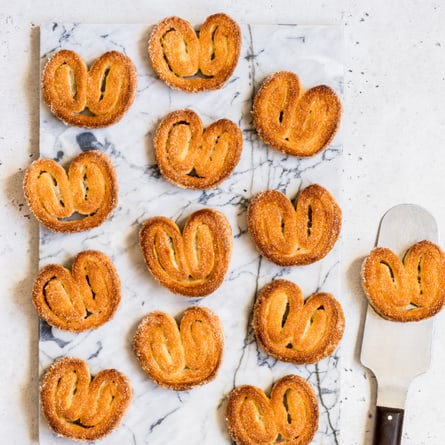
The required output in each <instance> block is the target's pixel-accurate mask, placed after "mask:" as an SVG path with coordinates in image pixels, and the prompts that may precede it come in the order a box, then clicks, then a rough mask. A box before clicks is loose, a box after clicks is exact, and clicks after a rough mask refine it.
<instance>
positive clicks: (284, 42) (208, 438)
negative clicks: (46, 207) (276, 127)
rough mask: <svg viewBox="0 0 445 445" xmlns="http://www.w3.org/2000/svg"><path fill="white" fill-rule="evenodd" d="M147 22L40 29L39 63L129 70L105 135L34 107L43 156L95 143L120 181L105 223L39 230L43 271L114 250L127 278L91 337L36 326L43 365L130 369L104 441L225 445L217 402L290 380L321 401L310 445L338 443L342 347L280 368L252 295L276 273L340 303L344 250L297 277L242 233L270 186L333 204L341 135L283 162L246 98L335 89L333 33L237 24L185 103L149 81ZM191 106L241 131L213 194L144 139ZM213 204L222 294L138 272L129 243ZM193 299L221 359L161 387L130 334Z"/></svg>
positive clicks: (338, 62) (53, 440)
mask: <svg viewBox="0 0 445 445" xmlns="http://www.w3.org/2000/svg"><path fill="white" fill-rule="evenodd" d="M151 29H152V26H151V25H83V24H82V25H81V24H54V23H51V24H47V25H46V26H42V27H41V57H42V63H44V61H45V60H46V58H47V56H48V55H50V54H51V53H53V52H55V51H58V50H59V49H62V48H69V49H73V50H75V51H77V52H78V53H79V54H80V55H81V56H82V57H83V58H84V59H85V60H86V61H87V63H91V62H92V61H93V60H94V59H95V58H96V57H98V56H99V55H101V54H102V53H103V52H105V51H107V50H111V49H116V50H119V51H123V52H125V53H126V54H127V55H128V56H129V57H130V58H131V59H132V60H133V61H134V63H135V64H136V67H137V70H138V76H137V77H138V88H137V95H136V99H135V102H134V105H133V106H132V108H131V109H130V110H129V111H128V113H127V114H126V115H125V116H124V118H123V119H122V120H121V122H119V123H118V124H116V125H114V126H111V127H109V128H106V129H101V130H85V129H81V128H74V127H68V126H65V125H64V124H63V123H62V122H60V121H58V120H57V119H56V118H55V117H53V116H52V115H51V114H50V113H49V111H48V109H47V108H46V106H45V105H44V104H42V106H41V110H40V113H41V114H40V123H41V126H40V153H41V156H42V157H51V158H55V159H57V160H58V161H60V162H61V163H62V164H63V165H64V166H67V165H69V163H70V162H71V160H72V159H73V158H74V157H75V156H76V155H77V154H78V153H80V152H81V151H82V150H86V149H90V148H96V149H99V150H102V151H104V152H105V153H106V154H108V155H109V156H110V157H111V159H112V161H113V163H114V165H115V167H116V171H117V175H118V180H119V204H118V207H117V208H116V210H115V212H114V213H113V215H112V217H111V218H110V219H109V220H108V221H106V222H105V223H104V224H103V225H102V226H100V227H98V228H95V229H93V230H90V231H88V232H84V233H79V234H70V235H66V234H54V233H52V232H49V231H47V230H46V229H43V228H42V229H41V232H40V265H41V266H43V265H44V264H48V263H50V262H56V263H61V264H64V265H67V266H70V265H71V261H72V259H73V257H74V256H75V255H76V253H78V252H79V251H81V250H85V249H89V248H91V249H97V250H101V251H103V252H104V253H106V254H107V255H109V256H110V257H111V258H112V260H113V262H114V264H115V266H116V268H117V270H118V273H119V276H120V279H121V281H122V302H121V305H120V307H119V310H118V311H117V314H116V315H115V317H114V318H113V319H112V320H111V321H110V322H108V323H107V324H105V325H104V326H102V327H100V328H99V329H97V330H95V331H90V332H85V333H81V334H71V333H66V332H62V331H60V330H57V329H52V328H50V327H48V326H47V325H45V324H43V323H42V324H41V330H40V344H39V348H40V354H39V357H40V367H41V370H42V371H43V370H44V369H45V368H46V367H47V366H48V365H49V364H50V363H51V362H52V361H53V360H54V359H56V358H58V357H61V356H66V355H74V356H78V357H80V358H83V359H86V360H88V363H89V365H90V368H91V371H92V373H93V374H95V373H97V372H99V371H100V370H101V369H103V368H110V367H114V368H117V369H119V370H120V371H122V372H124V373H126V374H127V375H128V376H129V378H130V380H131V382H132V385H133V387H134V398H133V401H132V404H131V406H130V409H129V411H128V413H127V415H126V417H125V419H124V421H123V423H122V425H121V427H120V428H119V429H118V430H117V431H116V432H114V433H113V434H112V435H110V436H109V437H108V438H107V439H106V440H105V441H104V442H105V443H107V445H113V444H123V443H125V444H136V445H141V444H148V443H149V444H150V445H158V444H159V445H161V444H165V443H171V444H179V443H190V444H192V443H204V444H209V443H211V444H212V445H219V444H221V445H222V444H229V443H230V438H229V436H228V433H227V431H226V427H225V423H224V408H225V398H226V396H227V395H228V393H229V392H230V391H231V389H232V388H233V387H234V386H236V385H239V384H243V383H249V384H253V385H256V386H259V387H261V388H263V389H264V390H265V391H266V392H268V391H269V390H270V387H271V385H272V383H273V382H274V381H275V380H277V379H279V378H280V377H282V376H284V375H286V374H289V373H295V374H298V375H301V376H303V377H305V378H307V379H308V380H309V381H310V382H311V384H312V385H313V386H314V388H315V390H316V393H317V396H318V400H319V406H320V427H319V431H318V433H317V434H316V437H315V439H314V442H313V443H314V444H317V445H322V444H323V445H328V444H329V445H332V444H336V443H339V439H338V428H339V426H338V425H339V417H340V406H339V388H340V381H339V376H340V368H339V360H340V355H341V346H340V348H339V350H337V351H336V352H335V353H334V354H333V355H332V356H331V357H329V358H327V359H325V360H323V361H321V362H320V363H318V364H316V365H310V366H295V365H290V364H285V363H282V362H278V361H276V360H274V359H272V358H271V357H269V356H267V355H266V354H265V353H264V352H262V351H261V350H260V349H258V347H257V345H256V342H255V338H254V335H253V332H252V329H251V327H250V319H251V309H252V306H253V303H254V299H255V295H256V292H257V291H258V290H259V289H261V288H262V287H263V286H264V285H265V284H266V283H268V282H269V281H271V280H272V279H273V278H276V277H283V278H286V279H290V280H292V281H294V282H296V283H297V284H298V285H299V286H300V287H301V288H302V290H303V292H304V294H305V295H306V296H309V295H310V294H311V293H313V292H316V291H319V290H323V291H327V292H331V293H333V294H334V295H335V296H336V297H337V298H338V299H339V300H340V302H341V301H342V298H341V295H340V283H339V262H340V241H339V242H338V243H337V245H336V246H335V247H334V249H333V250H332V251H331V252H330V254H329V255H328V256H327V257H326V258H325V259H323V260H322V261H320V262H318V263H315V264H313V265H310V266H305V267H300V268H282V267H279V266H276V265H274V264H272V263H270V262H269V261H267V260H266V259H263V258H261V257H259V255H258V254H257V252H256V250H255V248H254V246H253V244H252V242H251V240H250V238H249V235H248V233H247V223H246V210H247V205H248V202H249V199H250V198H251V197H252V196H253V195H254V194H255V193H257V192H259V191H261V190H264V189H266V188H274V189H279V190H281V191H282V192H284V193H286V194H287V196H289V197H290V198H292V199H293V198H294V197H295V196H296V194H297V193H298V191H299V190H300V189H301V188H303V187H305V186H307V185H309V184H311V183H319V184H321V185H323V186H324V187H326V188H327V189H329V190H330V191H331V192H332V193H333V194H334V196H335V197H336V198H337V200H339V202H340V204H341V196H340V191H341V184H340V177H341V159H342V156H341V155H342V141H341V131H340V133H339V134H338V135H337V136H336V138H335V139H334V141H333V143H332V144H331V145H330V147H328V148H327V149H326V150H325V151H324V152H323V153H321V154H319V155H317V156H315V157H312V158H308V159H297V158H292V157H288V156H285V155H283V154H281V153H278V152H276V151H274V150H272V149H271V148H268V147H267V146H265V145H264V144H263V143H262V142H261V141H260V140H259V139H258V138H257V136H256V133H255V131H254V129H253V127H252V120H251V116H250V109H251V105H252V98H253V94H254V92H255V91H256V89H257V87H258V85H259V84H260V82H261V81H262V80H263V79H264V78H265V76H267V75H268V74H270V73H272V72H274V71H278V70H282V69H289V70H293V71H295V72H296V73H297V74H298V75H299V76H300V78H301V80H302V83H303V85H304V86H305V87H306V88H309V87H311V86H314V85H317V84H320V83H325V84H328V85H330V86H331V87H333V88H334V89H335V90H336V91H337V92H339V93H340V94H342V92H343V66H342V32H341V29H340V28H338V27H336V26H294V25H270V26H268V25H261V26H259V25H247V24H244V25H242V35H243V44H242V52H241V57H240V61H239V64H238V66H237V69H236V70H235V72H234V74H233V76H232V78H231V79H230V80H229V82H228V83H227V84H226V85H225V86H224V88H223V89H221V90H219V91H214V92H209V93H199V94H192V95H190V94H186V93H181V92H178V91H173V90H170V89H169V88H168V87H167V86H165V85H164V84H163V83H162V82H161V81H160V80H159V79H158V78H157V77H156V76H155V74H154V72H153V70H152V69H151V67H150V65H149V62H148V58H147V49H146V46H147V39H148V36H149V33H150V31H151ZM185 107H188V108H192V109H193V110H195V111H196V112H197V113H198V114H199V115H200V116H201V118H202V120H203V123H204V126H207V125H209V124H210V123H211V122H213V121H214V120H217V119H219V118H222V117H226V118H229V119H231V120H233V121H234V122H236V123H237V124H238V125H239V126H240V127H241V129H242V131H243V136H244V145H243V153H242V156H241V160H240V162H239V164H238V166H237V167H236V169H235V171H234V172H233V174H232V175H231V177H230V178H228V179H227V180H226V181H224V182H223V183H222V184H221V185H220V186H219V187H218V188H216V189H214V190H206V191H191V190H183V189H180V188H178V187H176V186H174V185H172V184H170V183H168V182H167V181H166V180H165V179H164V178H163V177H162V176H161V175H160V173H159V169H158V168H157V166H156V164H155V160H154V155H153V150H152V136H153V132H154V130H155V128H156V126H157V124H158V122H159V120H160V119H161V118H162V117H163V116H164V115H165V114H167V113H168V112H170V111H173V110H175V109H179V108H185ZM202 207H213V208H217V209H219V210H221V211H222V212H223V213H224V214H225V215H226V216H227V217H228V219H229V221H230V223H231V226H232V230H233V234H234V237H235V240H234V250H233V255H232V260H231V263H230V268H229V271H228V274H227V276H226V279H225V281H224V283H223V284H222V286H221V287H220V288H219V289H218V290H217V291H216V292H214V293H213V294H212V295H210V296H208V297H206V298H203V299H190V298H186V297H181V296H177V295H173V294H171V293H170V292H168V291H167V290H166V289H164V288H162V287H160V286H159V285H158V284H157V283H156V282H155V280H154V279H153V278H152V277H151V275H150V274H149V272H148V271H147V269H146V267H145V264H144V261H143V258H142V254H141V252H140V250H139V246H138V232H139V228H140V225H141V223H142V222H143V221H144V220H145V219H146V218H148V217H151V216H155V215H164V216H167V217H169V218H172V219H173V220H175V221H177V222H178V223H181V222H183V221H184V220H185V219H186V218H187V217H188V216H189V215H190V214H191V213H192V212H193V211H194V210H197V209H199V208H202ZM192 304H197V305H202V306H207V307H210V308H211V309H212V310H214V311H215V312H216V313H217V314H218V316H219V317H220V319H221V321H222V324H223V328H224V332H225V351H224V360H223V363H222V365H221V368H220V370H219V373H218V376H217V377H216V379H215V380H214V381H213V382H211V383H209V384H208V385H206V386H203V387H200V388H195V389H193V390H190V391H185V392H174V391H168V390H165V389H162V388H159V387H157V386H156V385H155V384H154V383H153V382H152V381H151V380H150V379H149V378H148V377H147V376H146V375H145V374H144V373H143V371H142V370H141V369H140V367H139V365H138V363H137V361H136V359H135V357H134V355H133V352H132V349H131V341H132V337H133V334H134V332H135V329H136V326H137V324H138V323H139V321H140V320H141V319H142V317H143V316H144V315H145V314H147V313H148V312H150V311H152V310H157V309H159V310H163V311H165V312H168V313H170V314H171V315H173V316H178V315H180V314H181V313H182V311H184V310H185V308H187V307H188V306H190V305H192ZM40 442H41V444H42V445H61V444H65V443H66V444H68V443H72V442H71V441H69V440H65V439H61V438H58V437H56V436H55V435H54V434H53V433H52V432H51V431H50V430H49V428H48V426H47V425H46V422H45V420H44V419H41V422H40Z"/></svg>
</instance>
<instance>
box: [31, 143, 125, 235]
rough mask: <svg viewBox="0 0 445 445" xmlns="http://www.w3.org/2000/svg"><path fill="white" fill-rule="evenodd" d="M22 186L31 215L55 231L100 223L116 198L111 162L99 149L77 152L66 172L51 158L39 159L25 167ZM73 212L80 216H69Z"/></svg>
mask: <svg viewBox="0 0 445 445" xmlns="http://www.w3.org/2000/svg"><path fill="white" fill-rule="evenodd" d="M23 187H24V193H25V198H26V200H27V202H28V205H29V207H30V209H31V211H32V212H33V214H34V216H35V217H36V218H37V220H38V221H39V222H40V223H41V224H43V225H44V226H45V227H47V228H48V229H50V230H53V231H55V232H82V231H84V230H89V229H92V228H93V227H97V226H99V225H101V224H102V223H103V222H104V221H105V220H106V219H107V218H108V216H109V215H110V214H111V213H112V211H113V210H114V208H115V207H116V205H117V199H118V184H117V178H116V172H115V169H114V166H113V164H112V162H111V160H110V158H109V157H108V156H107V155H106V154H105V153H102V152H100V151H98V150H90V151H86V152H83V153H81V154H79V155H78V156H77V157H76V158H75V159H74V160H73V161H72V163H71V165H70V167H69V170H68V173H67V172H66V171H65V169H64V168H63V167H62V166H61V165H60V164H59V163H58V162H57V161H55V160H53V159H49V158H41V159H38V160H37V161H34V162H33V163H32V164H31V165H30V166H29V167H28V169H27V170H26V174H25V179H24V182H23ZM76 214H77V216H79V217H78V218H72V217H73V215H76Z"/></svg>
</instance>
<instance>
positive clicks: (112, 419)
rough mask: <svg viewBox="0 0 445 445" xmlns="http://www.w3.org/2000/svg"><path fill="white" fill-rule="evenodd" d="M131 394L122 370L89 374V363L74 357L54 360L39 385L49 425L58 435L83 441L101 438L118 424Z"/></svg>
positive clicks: (129, 385) (131, 390)
mask: <svg viewBox="0 0 445 445" xmlns="http://www.w3.org/2000/svg"><path fill="white" fill-rule="evenodd" d="M132 396H133V389H132V387H131V384H130V381H129V380H128V378H127V377H126V376H125V375H124V374H122V373H121V372H119V371H117V370H116V369H105V370H103V371H100V372H99V373H98V374H97V375H96V376H95V377H94V378H91V375H90V370H89V368H88V364H87V363H86V362H85V361H83V360H81V359H78V358H74V357H65V358H62V359H59V360H57V361H55V362H54V363H53V364H52V365H51V366H50V367H49V368H48V370H47V371H46V372H45V374H44V375H43V377H42V381H41V385H40V400H41V404H42V410H43V414H44V415H45V417H46V419H47V421H48V424H49V426H50V427H51V428H52V429H53V431H54V432H55V433H56V434H58V435H61V436H64V437H68V438H70V439H74V440H78V441H84V442H86V441H93V440H98V439H102V438H103V437H105V436H107V435H108V434H110V433H111V432H112V431H113V430H114V429H115V428H117V427H118V426H119V425H120V423H121V421H122V419H123V417H124V415H125V413H126V411H127V408H128V406H129V404H130V402H131V398H132Z"/></svg>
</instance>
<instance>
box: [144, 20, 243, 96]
mask: <svg viewBox="0 0 445 445" xmlns="http://www.w3.org/2000/svg"><path fill="white" fill-rule="evenodd" d="M240 50H241V30H240V27H239V25H238V24H237V23H236V22H235V21H234V20H233V19H232V18H231V17H229V16H228V15H226V14H222V13H220V14H214V15H211V16H209V17H207V19H206V20H205V22H204V23H203V24H202V26H201V28H200V30H199V33H197V32H196V31H195V30H194V29H193V27H192V25H191V24H190V23H189V22H188V21H186V20H184V19H182V18H180V17H167V18H165V19H164V20H162V21H161V22H159V23H158V24H157V25H156V26H155V27H154V29H153V31H152V33H151V35H150V39H149V42H148V55H149V59H150V62H151V65H152V67H153V69H154V70H155V72H156V73H157V75H158V76H159V77H160V78H161V80H162V81H164V82H165V83H166V84H167V85H168V86H169V87H170V88H174V89H177V90H182V91H186V92H188V93H196V92H200V91H209V90H216V89H219V88H221V87H222V86H223V85H224V84H225V83H226V82H227V80H228V79H229V78H230V76H231V75H232V73H233V71H234V70H235V68H236V65H237V63H238V59H239V55H240Z"/></svg>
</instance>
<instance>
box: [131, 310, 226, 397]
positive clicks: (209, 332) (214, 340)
mask: <svg viewBox="0 0 445 445" xmlns="http://www.w3.org/2000/svg"><path fill="white" fill-rule="evenodd" d="M133 349H134V352H135V354H136V357H137V358H138V360H139V363H140V364H141V367H142V369H143V370H144V371H145V372H146V373H147V375H148V376H149V377H150V378H151V379H152V380H153V381H154V382H156V383H157V384H158V385H160V386H162V387H164V388H167V389H172V390H175V391H184V390H187V389H191V388H194V387H195V386H201V385H205V384H207V383H209V382H210V381H212V380H213V379H214V378H215V377H216V374H217V372H218V369H219V367H220V364H221V360H222V355H223V349H224V334H223V330H222V326H221V323H220V321H219V318H218V316H217V315H216V314H215V313H214V312H213V311H211V310H210V309H208V308H205V307H200V306H199V307H198V306H192V307H189V308H187V309H186V310H185V312H184V314H183V316H182V318H181V321H180V323H179V326H178V323H177V322H176V320H175V319H174V318H173V317H172V316H171V315H169V314H167V313H165V312H161V311H155V312H151V313H150V314H148V315H147V316H145V317H144V318H143V320H142V321H141V323H140V324H139V326H138V328H137V330H136V333H135V336H134V338H133Z"/></svg>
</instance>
